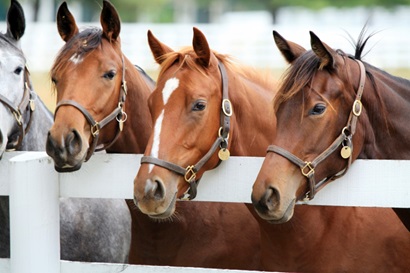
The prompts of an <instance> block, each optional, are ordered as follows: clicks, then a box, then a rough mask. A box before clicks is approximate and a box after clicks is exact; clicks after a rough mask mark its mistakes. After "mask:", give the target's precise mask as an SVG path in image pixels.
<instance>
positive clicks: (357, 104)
mask: <svg viewBox="0 0 410 273" xmlns="http://www.w3.org/2000/svg"><path fill="white" fill-rule="evenodd" d="M355 61H356V62H357V63H358V64H359V67H360V83H359V88H358V90H357V93H356V99H355V101H354V103H353V107H352V111H351V112H350V115H349V119H348V121H347V125H346V126H345V127H344V128H343V129H342V132H341V133H340V135H339V136H338V137H337V138H336V140H335V141H333V143H332V144H331V145H330V146H329V148H327V149H326V150H325V151H324V152H322V153H321V154H320V155H318V156H317V157H316V158H315V159H314V160H313V161H303V160H302V159H300V158H299V157H297V156H295V155H294V154H292V153H290V152H288V151H286V150H285V149H283V148H281V147H278V146H276V145H270V146H269V147H268V150H267V152H273V153H277V154H279V155H281V156H283V157H285V158H287V159H288V160H289V161H291V162H292V163H294V164H296V165H297V166H299V167H300V170H301V172H302V174H303V176H305V177H306V178H307V180H308V188H309V190H308V191H307V192H306V193H305V194H304V196H305V198H304V199H303V200H304V201H308V200H312V199H313V198H314V197H315V194H316V192H317V191H319V190H320V189H321V188H322V187H323V186H325V185H326V184H327V183H328V182H331V181H333V180H335V179H337V178H339V177H341V176H343V175H344V174H345V173H346V172H347V170H348V168H349V167H350V164H351V163H352V154H353V142H352V137H353V135H354V133H355V132H356V124H357V119H358V117H359V116H360V114H361V113H362V109H363V105H362V102H361V97H362V94H363V90H364V84H365V81H366V70H365V68H364V65H363V63H362V62H361V61H359V60H355ZM341 145H342V146H348V147H349V148H350V149H351V153H350V155H349V157H348V158H347V159H348V162H347V166H346V168H345V169H344V170H342V171H340V172H339V173H337V174H335V175H333V176H331V177H326V178H325V179H323V180H322V181H320V182H319V183H317V184H316V181H315V168H316V166H317V165H318V164H319V163H321V162H322V161H323V160H325V159H326V158H327V157H328V156H330V155H331V154H332V153H333V152H334V151H336V150H337V149H339V148H340V146H341ZM342 148H343V147H342ZM299 199H300V197H299V198H298V200H299Z"/></svg>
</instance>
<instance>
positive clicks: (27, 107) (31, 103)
mask: <svg viewBox="0 0 410 273" xmlns="http://www.w3.org/2000/svg"><path fill="white" fill-rule="evenodd" d="M29 75H30V73H29V71H28V69H27V67H24V94H23V98H22V100H21V102H20V104H19V105H18V106H17V107H15V106H14V105H13V102H11V101H10V100H9V99H8V98H6V97H5V96H3V95H1V94H0V102H1V103H3V104H4V105H5V106H7V107H8V108H9V109H10V111H11V112H12V113H13V115H14V118H15V119H16V122H17V125H18V127H19V131H20V134H19V138H18V141H17V142H16V143H15V144H14V143H13V144H12V146H11V147H9V146H7V147H8V148H7V150H8V151H14V150H18V149H19V148H20V147H21V144H22V143H23V138H24V136H25V135H26V133H27V131H28V130H29V129H30V125H31V121H32V116H33V112H34V110H35V109H36V107H35V100H36V97H37V95H36V93H34V91H33V88H32V86H31V82H30V78H29ZM24 111H28V113H29V119H28V122H27V125H26V128H24V118H23V113H24Z"/></svg>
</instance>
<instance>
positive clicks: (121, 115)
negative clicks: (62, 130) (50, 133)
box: [54, 56, 127, 161]
mask: <svg viewBox="0 0 410 273" xmlns="http://www.w3.org/2000/svg"><path fill="white" fill-rule="evenodd" d="M121 61H122V80H121V92H120V96H119V99H118V106H117V107H116V108H115V109H114V110H113V111H112V112H111V113H110V114H109V115H108V116H106V117H105V118H103V119H102V120H101V121H96V120H95V119H94V118H93V117H92V115H91V114H90V113H89V112H88V111H87V109H85V108H84V107H83V106H82V105H81V104H79V103H78V102H76V101H74V100H62V101H60V102H59V103H58V104H57V106H56V109H55V112H54V117H55V115H56V113H57V110H58V109H59V108H60V107H61V106H73V107H75V108H77V109H78V110H79V111H80V112H81V113H82V114H83V115H84V117H85V118H86V120H87V121H88V123H89V124H90V131H91V136H92V138H93V140H92V143H91V145H90V147H89V148H88V152H87V155H86V157H85V161H88V160H89V159H90V157H91V156H92V154H93V153H94V151H101V150H104V149H107V148H109V147H110V146H111V145H112V144H113V143H114V142H115V141H116V140H117V139H118V136H119V134H120V132H121V131H122V129H123V126H124V122H125V120H126V119H127V114H126V113H125V112H124V109H123V107H124V103H125V99H126V96H127V82H126V81H125V63H124V56H121ZM114 119H116V120H117V122H118V130H117V133H116V135H115V137H114V139H113V140H112V141H111V142H110V143H109V144H107V145H105V144H102V145H101V147H97V143H98V137H99V135H100V130H101V129H102V128H103V127H104V126H106V125H107V124H108V123H110V122H111V121H113V120H114Z"/></svg>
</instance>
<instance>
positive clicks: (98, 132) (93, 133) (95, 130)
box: [91, 122, 100, 137]
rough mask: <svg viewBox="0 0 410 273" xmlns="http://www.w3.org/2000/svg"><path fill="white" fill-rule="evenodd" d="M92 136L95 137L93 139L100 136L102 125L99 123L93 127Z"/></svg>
mask: <svg viewBox="0 0 410 273" xmlns="http://www.w3.org/2000/svg"><path fill="white" fill-rule="evenodd" d="M91 134H92V135H93V137H96V136H98V135H99V134H100V124H99V123H98V122H97V123H96V124H94V125H93V126H91Z"/></svg>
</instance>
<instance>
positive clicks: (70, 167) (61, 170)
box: [54, 161, 83, 173]
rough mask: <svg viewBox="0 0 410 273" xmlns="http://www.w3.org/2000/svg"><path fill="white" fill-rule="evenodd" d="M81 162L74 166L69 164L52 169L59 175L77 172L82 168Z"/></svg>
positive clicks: (55, 166)
mask: <svg viewBox="0 0 410 273" xmlns="http://www.w3.org/2000/svg"><path fill="white" fill-rule="evenodd" d="M82 163H83V162H82V161H80V163H78V164H76V165H69V164H65V165H63V166H62V167H60V166H57V165H54V169H55V170H56V171H57V172H59V173H70V172H75V171H78V170H79V169H81V166H82Z"/></svg>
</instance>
